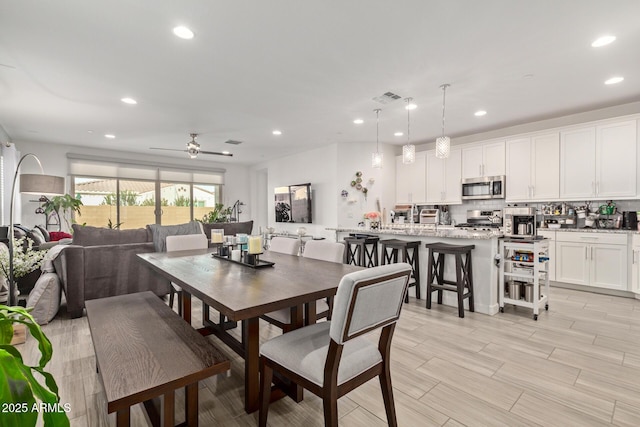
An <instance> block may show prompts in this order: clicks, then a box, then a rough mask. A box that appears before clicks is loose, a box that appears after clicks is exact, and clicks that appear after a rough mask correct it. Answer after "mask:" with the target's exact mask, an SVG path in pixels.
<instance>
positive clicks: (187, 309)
mask: <svg viewBox="0 0 640 427" xmlns="http://www.w3.org/2000/svg"><path fill="white" fill-rule="evenodd" d="M182 318H183V319H184V320H185V321H186V322H187V323H188V324H191V294H190V293H188V292H185V291H184V290H183V291H182Z"/></svg>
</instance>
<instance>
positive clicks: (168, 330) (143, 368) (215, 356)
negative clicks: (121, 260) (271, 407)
mask: <svg viewBox="0 0 640 427" xmlns="http://www.w3.org/2000/svg"><path fill="white" fill-rule="evenodd" d="M86 307H87V318H88V320H89V328H90V330H91V337H92V339H93V345H94V348H95V351H96V358H97V364H98V368H99V370H100V375H101V377H102V382H103V384H104V389H105V394H106V398H107V408H108V412H109V413H111V412H114V411H118V410H120V409H123V408H128V407H129V406H131V405H133V404H135V403H140V402H143V401H145V400H148V399H151V398H153V397H156V396H159V395H161V394H163V393H164V392H166V391H170V390H175V389H177V388H179V387H184V386H186V385H189V384H193V383H195V382H197V381H199V380H201V379H204V378H207V377H210V376H211V375H215V374H218V373H220V372H224V371H227V370H229V368H230V363H229V360H228V359H227V358H226V357H225V356H224V355H223V354H222V353H221V352H220V351H219V350H218V348H216V347H215V345H213V343H211V342H210V341H209V340H207V339H206V338H204V337H203V336H201V335H200V334H199V333H198V332H197V331H196V330H195V329H193V328H192V327H191V325H189V324H188V323H186V322H185V321H184V320H182V318H181V317H180V316H178V315H176V313H174V312H173V311H172V310H171V309H170V308H169V307H168V306H167V305H166V304H165V303H163V302H162V300H161V299H160V298H158V297H157V296H156V295H154V294H153V293H152V292H149V291H147V292H140V293H136V294H128V295H119V296H115V297H109V298H102V299H94V300H89V301H87V302H86Z"/></svg>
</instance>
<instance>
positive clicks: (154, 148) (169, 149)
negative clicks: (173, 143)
mask: <svg viewBox="0 0 640 427" xmlns="http://www.w3.org/2000/svg"><path fill="white" fill-rule="evenodd" d="M149 149H150V150H164V151H181V152H183V153H186V152H187V150H178V149H176V148H160V147H149Z"/></svg>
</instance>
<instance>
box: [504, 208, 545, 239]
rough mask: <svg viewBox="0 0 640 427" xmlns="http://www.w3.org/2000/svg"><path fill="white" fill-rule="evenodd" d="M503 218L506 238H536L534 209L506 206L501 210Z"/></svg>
mask: <svg viewBox="0 0 640 427" xmlns="http://www.w3.org/2000/svg"><path fill="white" fill-rule="evenodd" d="M503 218H504V235H505V236H506V237H510V238H515V239H527V240H535V239H536V238H537V235H538V230H537V223H536V208H534V207H529V206H522V207H520V206H508V207H506V208H504V210H503Z"/></svg>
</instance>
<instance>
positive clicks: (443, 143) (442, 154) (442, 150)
mask: <svg viewBox="0 0 640 427" xmlns="http://www.w3.org/2000/svg"><path fill="white" fill-rule="evenodd" d="M449 86H451V85H450V84H443V85H442V86H440V87H441V88H442V136H441V137H440V138H437V139H436V157H437V158H439V159H446V158H447V157H449V153H450V151H451V139H450V138H449V137H448V136H444V103H445V95H446V94H447V88H448V87H449Z"/></svg>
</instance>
